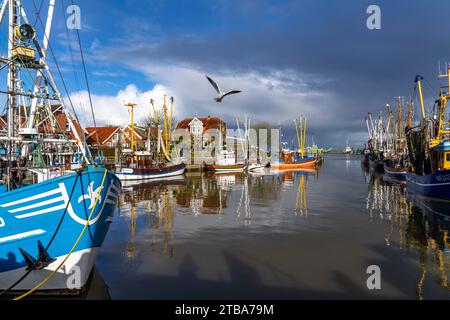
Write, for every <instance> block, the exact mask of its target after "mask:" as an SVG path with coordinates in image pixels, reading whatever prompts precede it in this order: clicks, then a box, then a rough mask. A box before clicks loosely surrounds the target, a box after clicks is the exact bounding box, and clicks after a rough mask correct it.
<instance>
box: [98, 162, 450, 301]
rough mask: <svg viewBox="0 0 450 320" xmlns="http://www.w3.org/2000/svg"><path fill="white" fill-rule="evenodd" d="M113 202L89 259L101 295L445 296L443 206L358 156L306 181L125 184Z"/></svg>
mask: <svg viewBox="0 0 450 320" xmlns="http://www.w3.org/2000/svg"><path fill="white" fill-rule="evenodd" d="M267 170H269V169H267ZM119 206H120V212H118V213H117V214H116V215H115V217H114V221H113V223H112V225H111V228H110V231H109V233H108V235H107V238H106V240H105V242H104V245H103V247H102V249H101V251H100V254H99V256H98V259H97V263H96V272H98V273H99V274H100V275H101V278H102V279H103V280H102V281H101V282H100V285H101V286H105V288H107V291H108V294H106V295H103V297H104V296H110V297H111V298H112V299H215V298H221V299H264V298H270V299H304V298H320V299H322V298H324V299H327V298H337V299H340V298H342V299H347V298H363V299H365V298H399V299H405V298H406V299H431V298H435V299H449V298H450V288H449V279H448V276H449V275H450V239H448V230H449V226H450V222H449V217H450V204H446V203H443V202H436V201H431V200H428V199H420V198H418V197H416V196H415V197H411V196H410V195H409V194H408V192H407V190H406V186H405V185H403V184H401V183H397V182H393V181H385V180H384V178H383V176H382V175H379V174H375V173H372V172H369V171H366V170H364V169H363V168H361V165H360V158H359V157H358V156H349V155H327V156H326V157H325V161H324V165H323V166H322V167H321V168H320V169H319V170H318V171H317V172H313V173H301V172H290V173H284V174H276V173H271V172H270V170H269V171H266V172H263V173H256V174H250V175H244V174H239V173H234V174H216V175H208V174H201V173H188V174H187V175H186V176H185V177H181V178H173V179H172V180H167V181H163V182H153V183H144V184H136V185H131V186H127V187H125V188H124V190H123V194H122V196H121V199H120V203H119ZM442 214H443V215H442ZM445 214H447V216H446V215H445ZM370 265H377V266H379V267H380V271H381V289H380V290H376V289H375V290H369V289H368V287H367V283H366V282H367V278H368V277H369V275H368V274H367V268H368V266H370ZM94 285H99V284H98V283H93V284H92V286H94ZM97 291H100V292H104V291H105V290H97Z"/></svg>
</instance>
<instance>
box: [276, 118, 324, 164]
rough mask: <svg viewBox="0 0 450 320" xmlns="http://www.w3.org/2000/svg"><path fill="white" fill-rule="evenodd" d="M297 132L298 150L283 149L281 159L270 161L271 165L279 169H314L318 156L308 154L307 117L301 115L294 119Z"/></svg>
mask: <svg viewBox="0 0 450 320" xmlns="http://www.w3.org/2000/svg"><path fill="white" fill-rule="evenodd" d="M294 126H295V133H296V137H297V143H298V146H299V149H298V151H288V150H281V152H280V159H278V160H274V161H272V162H270V167H272V168H274V169H278V170H295V169H314V168H315V167H316V163H317V156H316V155H313V156H308V155H307V154H306V152H305V151H306V118H304V117H300V119H299V122H298V124H297V120H296V119H295V120H294Z"/></svg>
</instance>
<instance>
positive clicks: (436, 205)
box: [367, 173, 450, 299]
mask: <svg viewBox="0 0 450 320" xmlns="http://www.w3.org/2000/svg"><path fill="white" fill-rule="evenodd" d="M381 177H382V175H380V174H376V173H372V174H370V180H369V194H368V196H367V210H368V213H369V217H370V218H371V219H374V218H376V217H379V218H380V219H381V220H382V221H385V223H386V225H387V230H386V235H385V241H386V245H387V246H398V248H400V249H403V248H408V250H413V251H414V252H415V253H416V254H417V256H418V263H417V265H419V266H420V269H421V271H420V273H417V274H414V278H416V279H417V290H416V296H417V298H418V299H423V298H424V296H425V292H424V290H425V289H426V286H425V285H424V284H425V279H426V277H428V278H430V277H431V278H432V281H435V282H437V283H439V284H440V286H442V287H444V288H447V289H448V288H450V287H449V284H448V277H449V275H448V265H449V263H450V261H449V255H448V254H447V253H448V252H450V250H449V249H450V243H449V240H448V239H449V229H450V215H449V212H450V201H446V200H441V199H431V198H428V197H424V196H421V195H418V194H416V193H414V194H411V193H409V192H407V189H406V188H405V187H404V184H403V183H398V182H397V183H393V184H391V183H387V182H385V181H384V177H383V179H381ZM375 212H376V213H377V214H374V213H375ZM414 265H416V264H414Z"/></svg>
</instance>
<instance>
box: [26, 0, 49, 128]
mask: <svg viewBox="0 0 450 320" xmlns="http://www.w3.org/2000/svg"><path fill="white" fill-rule="evenodd" d="M54 9H55V0H50V1H49V7H48V14H47V21H46V23H45V33H44V38H43V39H42V49H41V54H42V56H41V59H40V60H41V61H40V63H41V64H44V63H45V61H46V56H47V48H48V44H49V39H50V32H51V30H52V21H53V12H54ZM41 81H42V73H41V72H40V71H39V70H38V71H37V74H36V81H35V83H34V90H33V92H34V94H37V93H39V89H40V85H41ZM37 102H38V99H37V98H36V97H34V98H33V100H32V101H31V108H30V116H29V118H28V128H29V129H31V128H33V126H34V119H35V116H36V107H37Z"/></svg>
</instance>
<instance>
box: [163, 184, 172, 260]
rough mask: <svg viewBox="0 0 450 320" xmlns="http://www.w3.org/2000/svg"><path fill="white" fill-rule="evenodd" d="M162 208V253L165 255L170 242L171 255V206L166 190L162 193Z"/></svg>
mask: <svg viewBox="0 0 450 320" xmlns="http://www.w3.org/2000/svg"><path fill="white" fill-rule="evenodd" d="M164 200H165V203H164V208H163V210H162V218H163V222H164V254H165V255H167V251H168V246H169V243H170V256H171V257H172V256H173V208H172V205H171V201H170V195H169V193H168V192H166V193H165V195H164Z"/></svg>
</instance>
